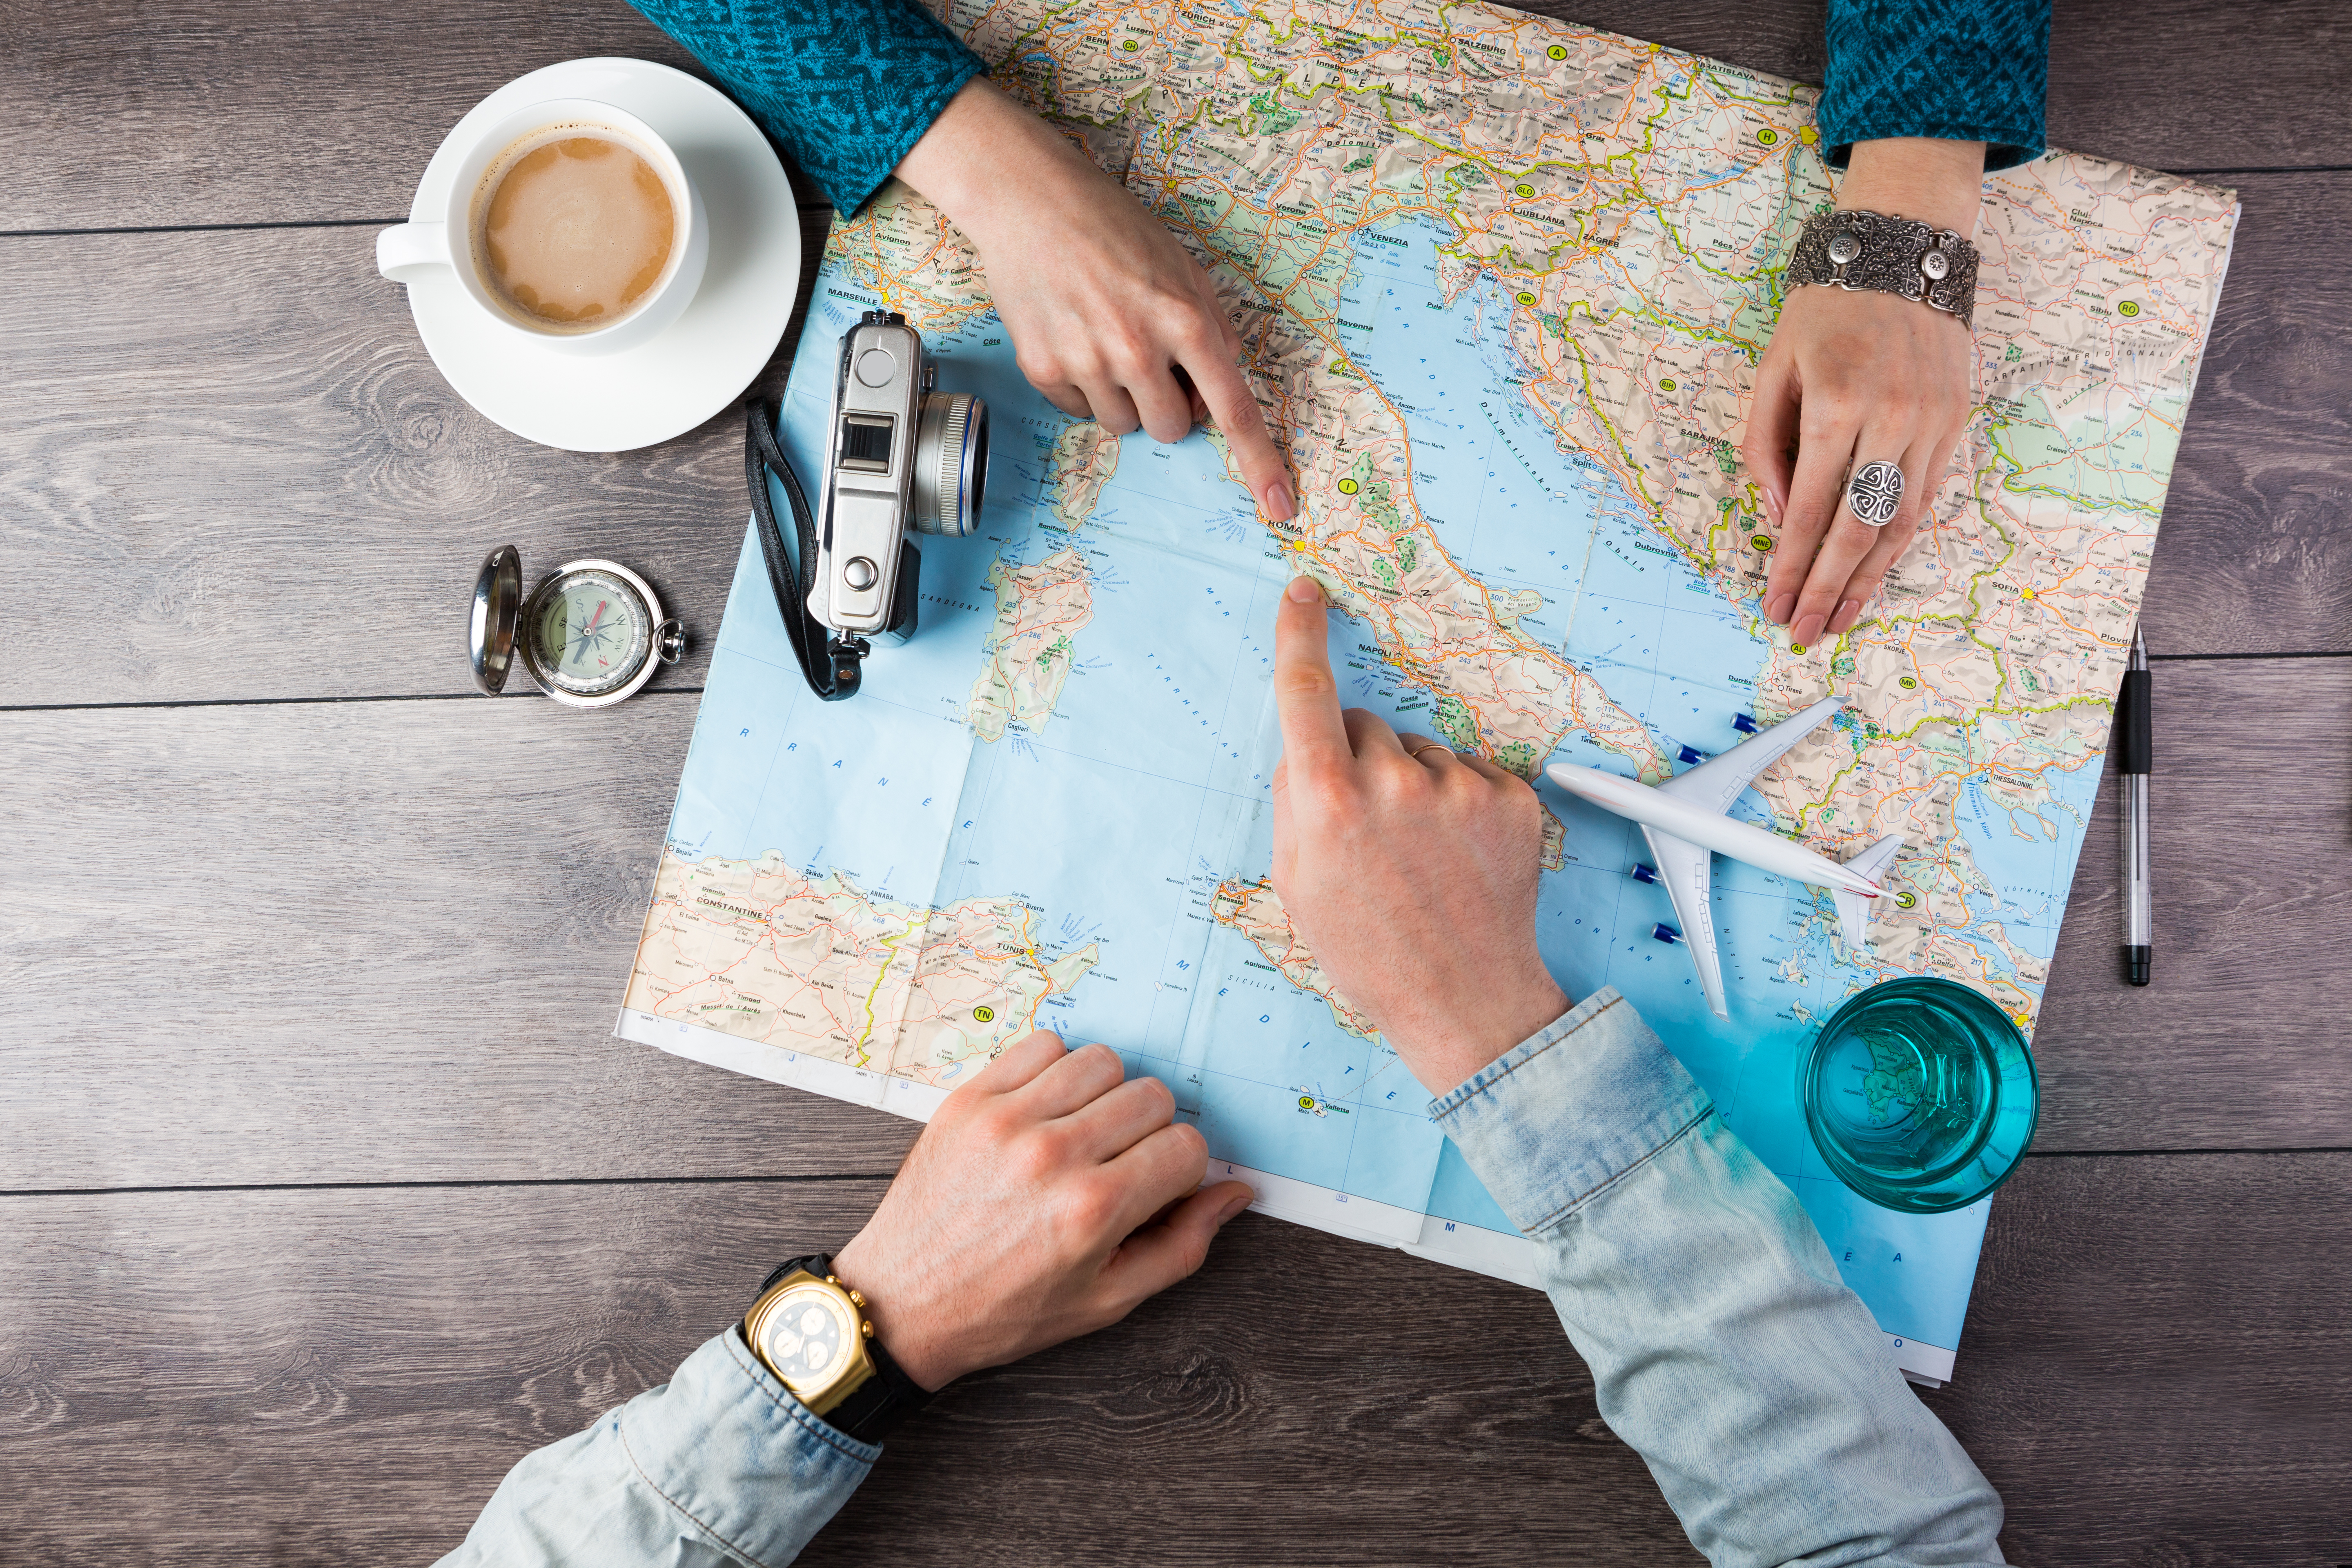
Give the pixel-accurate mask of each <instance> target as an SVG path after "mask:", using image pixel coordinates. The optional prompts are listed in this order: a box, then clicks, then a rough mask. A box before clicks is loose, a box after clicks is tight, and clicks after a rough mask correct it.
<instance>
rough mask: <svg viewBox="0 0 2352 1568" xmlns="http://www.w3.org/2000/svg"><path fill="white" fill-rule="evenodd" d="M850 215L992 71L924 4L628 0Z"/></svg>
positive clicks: (911, 0)
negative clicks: (976, 80)
mask: <svg viewBox="0 0 2352 1568" xmlns="http://www.w3.org/2000/svg"><path fill="white" fill-rule="evenodd" d="M631 4H633V5H635V6H636V8H637V9H638V10H639V11H642V12H643V13H645V16H646V20H648V21H650V22H652V23H653V25H654V26H656V27H659V28H660V29H661V30H662V31H663V32H665V33H667V34H668V35H669V36H670V37H673V38H676V39H677V41H678V42H679V43H681V44H683V45H685V46H686V47H687V49H688V52H689V53H691V54H692V55H693V56H694V58H696V59H698V60H700V61H701V62H702V63H703V65H704V66H705V67H706V68H709V71H710V74H711V75H713V76H715V77H717V78H718V79H719V81H721V82H722V83H724V84H725V85H726V87H727V89H728V90H729V91H730V92H731V93H732V94H734V96H735V100H736V101H737V102H738V103H740V104H741V105H742V106H743V107H744V108H746V109H748V110H751V113H752V115H753V116H754V117H755V118H756V119H757V120H758V121H760V123H761V125H763V126H765V127H766V128H767V131H768V133H769V134H770V135H772V136H773V137H775V138H776V140H777V141H779V142H782V143H783V145H784V150H785V151H786V152H788V153H791V154H792V157H793V163H797V164H799V165H800V166H801V169H802V170H803V172H804V173H805V174H807V175H808V176H809V178H811V179H813V180H814V181H815V182H816V183H817V184H818V185H819V186H820V187H821V188H823V190H824V194H825V195H827V196H828V197H830V198H831V199H832V202H833V205H835V207H837V208H839V209H840V210H841V211H843V212H845V213H846V212H855V211H856V209H857V208H859V207H861V206H863V205H866V197H868V196H870V195H873V194H874V193H875V191H876V190H877V189H878V188H880V186H881V184H882V182H883V181H884V180H886V179H887V178H889V175H890V171H891V170H893V169H895V168H897V167H898V161H899V160H900V159H902V158H904V157H905V156H906V155H907V153H908V150H909V149H911V148H912V147H913V146H914V145H915V143H916V142H919V141H921V140H922V136H923V132H926V131H928V130H929V129H930V125H931V121H934V120H937V119H938V118H939V117H940V111H941V110H945V109H946V108H947V106H948V102H949V100H950V99H952V98H954V97H955V95H956V93H957V92H958V91H959V90H960V89H961V88H962V87H963V84H964V83H965V82H967V81H970V80H971V79H972V78H973V77H975V76H977V75H979V74H980V73H981V72H982V70H984V69H986V67H984V66H983V65H982V63H981V59H980V57H979V56H977V55H975V54H973V53H972V52H971V50H970V49H968V48H966V47H964V46H963V42H962V40H961V39H960V38H958V37H955V35H953V34H952V33H950V32H949V31H948V30H947V29H946V28H945V27H943V26H940V23H939V21H938V19H937V18H936V17H934V16H932V15H931V14H930V13H929V11H927V10H925V9H924V8H923V7H922V6H921V5H919V4H918V3H917V0H801V3H799V4H793V3H791V0H631Z"/></svg>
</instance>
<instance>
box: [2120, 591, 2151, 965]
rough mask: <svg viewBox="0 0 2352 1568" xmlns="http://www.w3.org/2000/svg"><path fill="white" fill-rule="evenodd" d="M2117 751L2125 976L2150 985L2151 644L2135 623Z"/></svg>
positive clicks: (2125, 679) (2121, 703)
mask: <svg viewBox="0 0 2352 1568" xmlns="http://www.w3.org/2000/svg"><path fill="white" fill-rule="evenodd" d="M2116 732H2117V738H2116V752H2117V754H2118V755H2119V756H2120V757H2121V758H2122V759H2123V769H2124V810H2123V822H2124V978H2125V979H2126V981H2128V982H2130V983H2131V984H2134V985H2145V984H2147V965H2148V956H2149V954H2148V947H2149V942H2148V934H2149V933H2148V909H2147V773H2148V754H2149V752H2150V750H2151V749H2152V748H2151V745H2150V741H2151V737H2150V735H2149V733H2148V688H2147V644H2146V643H2144V642H2142V641H2140V637H2139V628H2138V627H2137V626H2135V627H2133V628H2132V650H2131V664H2130V666H2129V667H2128V668H2126V670H2125V671H2124V689H2123V690H2122V692H2121V693H2119V694H2118V695H2117V697H2116Z"/></svg>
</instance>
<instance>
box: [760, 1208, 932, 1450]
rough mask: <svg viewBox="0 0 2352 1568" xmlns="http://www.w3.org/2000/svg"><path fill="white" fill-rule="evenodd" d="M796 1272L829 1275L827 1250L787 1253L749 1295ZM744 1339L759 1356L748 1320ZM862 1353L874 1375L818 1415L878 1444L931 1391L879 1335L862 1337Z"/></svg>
mask: <svg viewBox="0 0 2352 1568" xmlns="http://www.w3.org/2000/svg"><path fill="white" fill-rule="evenodd" d="M800 1272H806V1273H809V1274H814V1275H815V1276H816V1277H817V1278H818V1279H828V1278H830V1277H832V1274H833V1258H832V1257H831V1255H829V1254H827V1253H823V1252H813V1253H811V1254H809V1255H808V1256H807V1257H805V1258H789V1259H787V1260H785V1261H784V1262H782V1263H780V1264H778V1265H777V1266H776V1267H775V1268H774V1270H773V1271H772V1272H771V1273H770V1274H769V1276H768V1277H767V1278H766V1279H762V1280H761V1281H760V1289H758V1290H757V1291H755V1292H753V1294H752V1297H751V1299H752V1300H754V1301H757V1300H759V1299H760V1298H761V1296H764V1295H766V1294H767V1293H768V1292H769V1291H771V1290H772V1289H775V1288H776V1287H777V1286H778V1285H780V1284H782V1282H783V1281H784V1280H786V1279H790V1278H791V1277H792V1276H793V1274H795V1273H800ZM743 1338H744V1342H745V1343H746V1344H749V1345H750V1346H751V1353H752V1354H753V1355H755V1356H757V1355H759V1354H760V1347H759V1346H758V1345H757V1344H755V1343H752V1342H751V1332H750V1328H749V1325H748V1323H747V1325H746V1327H745V1330H744V1334H743ZM866 1359H868V1360H869V1361H871V1362H873V1363H874V1373H875V1375H874V1376H872V1377H869V1378H867V1379H866V1381H865V1382H864V1383H863V1384H859V1385H858V1386H857V1387H856V1388H855V1389H852V1390H851V1391H850V1392H849V1393H848V1394H846V1395H845V1396H844V1397H843V1398H842V1400H841V1402H840V1403H839V1404H837V1405H835V1406H834V1407H833V1408H832V1409H830V1410H828V1411H826V1412H825V1413H824V1415H821V1416H819V1417H818V1419H819V1420H821V1421H823V1422H824V1423H825V1424H826V1425H828V1426H831V1427H833V1429H834V1430H835V1431H836V1432H840V1433H843V1434H845V1435H846V1436H851V1437H855V1438H856V1439H857V1440H858V1441H859V1442H861V1443H879V1442H881V1441H882V1439H883V1438H884V1437H886V1436H888V1435H889V1434H890V1433H892V1432H893V1431H896V1430H897V1429H898V1425H899V1423H901V1422H903V1421H905V1420H906V1419H907V1417H908V1416H909V1415H913V1414H914V1413H915V1412H916V1411H918V1410H920V1409H921V1408H922V1407H923V1406H924V1405H929V1403H930V1402H931V1395H930V1393H929V1390H927V1389H925V1388H924V1387H923V1385H922V1384H919V1383H917V1382H916V1381H915V1380H914V1379H913V1378H911V1377H908V1375H907V1374H906V1373H905V1372H904V1371H902V1370H900V1368H899V1365H898V1363H897V1362H895V1361H892V1360H891V1359H890V1352H888V1351H887V1350H886V1349H884V1348H883V1344H882V1342H881V1341H880V1340H879V1339H868V1340H866ZM761 1365H766V1358H765V1357H761ZM771 1370H773V1369H771Z"/></svg>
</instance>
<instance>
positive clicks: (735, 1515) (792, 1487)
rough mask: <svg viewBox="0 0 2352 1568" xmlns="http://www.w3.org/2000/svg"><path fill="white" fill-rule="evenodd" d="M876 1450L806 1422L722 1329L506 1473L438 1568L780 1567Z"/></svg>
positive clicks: (737, 1338) (853, 1485)
mask: <svg viewBox="0 0 2352 1568" xmlns="http://www.w3.org/2000/svg"><path fill="white" fill-rule="evenodd" d="M881 1452H882V1450H881V1449H879V1448H877V1447H873V1446H872V1445H871V1444H866V1443H860V1442H858V1441H857V1440H856V1439H855V1438H853V1437H849V1436H845V1435H843V1434H842V1433H840V1432H837V1431H835V1430H834V1428H833V1427H831V1426H827V1425H826V1424H825V1423H824V1422H823V1421H821V1420H819V1419H818V1418H817V1417H816V1416H814V1415H810V1414H809V1413H808V1411H807V1410H806V1409H804V1408H803V1406H802V1405H801V1404H800V1402H799V1401H798V1400H796V1399H794V1398H793V1396H792V1394H790V1393H789V1392H788V1391H787V1390H786V1389H785V1387H784V1385H783V1384H781V1383H779V1382H777V1381H776V1379H775V1377H774V1375H773V1374H772V1373H770V1372H769V1371H768V1369H767V1368H765V1367H763V1366H761V1364H760V1363H758V1362H757V1361H755V1360H753V1359H752V1356H751V1352H750V1351H749V1350H747V1349H746V1348H745V1347H744V1344H743V1340H742V1336H741V1335H740V1333H739V1332H738V1331H736V1330H734V1329H731V1328H730V1329H729V1330H728V1331H726V1332H725V1333H723V1334H720V1335H719V1337H718V1338H716V1339H713V1340H709V1341H706V1342H704V1343H703V1345H702V1346H701V1347H700V1348H699V1349H698V1350H697V1351H696V1352H694V1353H693V1354H692V1355H690V1356H688V1357H687V1358H686V1360H685V1361H684V1362H683V1363H680V1364H679V1366H678V1369H677V1373H674V1374H673V1375H672V1376H671V1378H670V1380H669V1382H668V1383H667V1384H664V1385H662V1386H661V1387H659V1388H649V1389H647V1390H646V1392H645V1393H643V1394H638V1395H637V1396H636V1397H635V1399H632V1400H630V1401H629V1402H628V1403H627V1404H626V1405H622V1406H621V1407H620V1408H619V1409H618V1410H611V1411H607V1412H606V1413H605V1414H604V1415H602V1416H599V1417H598V1418H597V1421H596V1424H595V1425H594V1426H591V1427H589V1428H588V1429H587V1430H586V1431H584V1432H578V1433H574V1434H573V1435H572V1436H569V1437H566V1438H564V1439H563V1440H562V1442H560V1443H551V1444H549V1445H548V1446H547V1447H544V1448H541V1449H540V1450H539V1451H537V1452H536V1453H532V1454H526V1455H525V1456H523V1459H522V1462H521V1463H520V1464H519V1465H517V1466H515V1468H513V1469H511V1470H509V1471H508V1472H507V1479H505V1480H503V1481H500V1482H499V1489H498V1490H497V1491H496V1492H495V1493H493V1494H491V1497H490V1502H489V1506H488V1508H485V1509H484V1510H482V1517H481V1518H479V1519H478V1520H476V1521H474V1528H473V1529H472V1530H471V1531H468V1532H467V1536H466V1540H465V1543H464V1544H463V1545H461V1546H459V1547H458V1548H457V1551H455V1552H451V1553H449V1555H448V1556H446V1557H444V1558H443V1559H442V1560H441V1563H440V1568H491V1565H492V1564H496V1565H498V1568H532V1565H539V1564H550V1565H551V1564H555V1563H562V1564H564V1565H565V1568H623V1565H625V1564H626V1565H628V1568H637V1565H640V1564H654V1563H658V1564H662V1565H663V1568H706V1565H708V1568H719V1564H734V1563H752V1564H755V1565H758V1568H779V1565H780V1564H782V1563H789V1562H791V1561H792V1560H793V1558H794V1557H796V1556H798V1555H800V1550H801V1548H802V1547H803V1546H805V1545H807V1544H808V1539H809V1537H810V1536H812V1535H814V1534H815V1533H816V1532H817V1531H819V1530H821V1529H823V1528H824V1522H825V1521H827V1520H829V1519H831V1518H832V1517H833V1516H834V1513H835V1510H838V1509H839V1508H840V1507H841V1505H842V1504H843V1503H844V1502H845V1501H847V1500H848V1498H849V1494H850V1493H851V1492H854V1491H856V1489H857V1483H858V1482H860V1481H862V1480H864V1479H866V1471H868V1470H869V1469H871V1468H873V1466H874V1461H875V1459H876V1458H878V1457H880V1455H881Z"/></svg>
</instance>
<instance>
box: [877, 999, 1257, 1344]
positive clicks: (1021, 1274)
mask: <svg viewBox="0 0 2352 1568" xmlns="http://www.w3.org/2000/svg"><path fill="white" fill-rule="evenodd" d="M1125 1078H1126V1071H1125V1068H1123V1067H1122V1065H1121V1064H1120V1062H1119V1059H1118V1052H1116V1051H1114V1050H1112V1049H1111V1048H1110V1047H1108V1046H1087V1047H1085V1048H1084V1049H1082V1050H1076V1051H1072V1050H1066V1049H1065V1048H1064V1047H1063V1045H1062V1042H1061V1041H1060V1039H1058V1038H1057V1037H1055V1036H1054V1035H1052V1034H1049V1033H1047V1032H1046V1031H1045V1030H1043V1029H1040V1030H1038V1031H1037V1032H1036V1033H1035V1034H1033V1035H1031V1036H1029V1037H1027V1038H1026V1039H1024V1040H1022V1041H1021V1042H1019V1043H1018V1044H1016V1045H1014V1046H1013V1047H1010V1048H1009V1049H1007V1050H1006V1051H1005V1053H1004V1054H1003V1056H1001V1057H999V1058H996V1059H995V1060H994V1061H992V1062H991V1063H990V1064H989V1065H988V1067H987V1068H986V1070H984V1071H983V1072H982V1073H981V1074H980V1076H978V1077H977V1078H975V1079H972V1080H971V1082H970V1083H968V1084H966V1085H964V1086H963V1087H962V1088H961V1089H958V1090H956V1091H955V1093H953V1094H951V1095H950V1096H948V1100H947V1103H946V1104H944V1105H942V1106H940V1109H939V1113H938V1114H937V1115H935V1116H933V1117H932V1118H931V1124H930V1126H929V1127H928V1128H926V1129H924V1131H923V1135H922V1137H921V1138H920V1139H919V1141H918V1142H916V1144H915V1147H914V1152H911V1153H909V1154H908V1156H907V1163H906V1164H904V1165H903V1166H901V1167H900V1168H899V1171H898V1180H896V1181H894V1182H892V1183H891V1184H890V1190H889V1191H888V1192H887V1193H886V1194H883V1197H882V1205H881V1206H880V1207H879V1208H877V1209H876V1210H875V1211H874V1217H873V1218H872V1219H870V1220H868V1221H866V1228H865V1229H864V1230H862V1231H860V1232H858V1234H857V1238H856V1240H854V1241H852V1242H851V1243H850V1244H849V1245H848V1246H847V1247H843V1248H842V1249H841V1251H840V1252H839V1253H837V1254H835V1257H834V1260H833V1266H834V1270H835V1273H836V1274H837V1275H839V1277H840V1278H841V1279H842V1281H843V1283H845V1284H846V1285H849V1286H852V1287H854V1288H855V1289H857V1290H858V1291H860V1292H862V1293H863V1294H864V1295H865V1296H866V1300H867V1301H868V1303H869V1306H868V1310H869V1311H871V1312H872V1314H873V1319H874V1333H875V1337H876V1338H877V1339H878V1340H880V1341H881V1342H882V1343H883V1344H884V1345H885V1346H886V1347H887V1349H888V1350H889V1352H890V1357H891V1359H892V1360H893V1361H896V1362H897V1363H898V1365H899V1367H900V1368H901V1369H902V1370H904V1371H905V1373H907V1375H908V1377H911V1378H913V1379H914V1380H915V1381H916V1382H917V1383H919V1384H921V1385H922V1386H923V1387H925V1388H928V1389H933V1390H937V1389H939V1388H940V1387H942V1386H944V1385H945V1384H950V1383H952V1382H953V1381H955V1379H957V1378H959V1377H961V1376H962V1375H963V1374H964V1373H968V1372H976V1371H978V1370H979V1369H980V1368H982V1367H984V1366H1001V1365H1003V1363H1006V1362H1009V1361H1018V1360H1020V1359H1021V1358H1022V1357H1023V1356H1025V1355H1027V1354H1029V1353H1030V1352H1033V1351H1041V1350H1044V1349H1045V1347H1046V1346H1048V1345H1056V1344H1059V1343H1061V1342H1063V1341H1064V1340H1067V1339H1075V1338H1076V1337H1077V1336H1078V1335H1080V1334H1087V1333H1092V1332H1093V1331H1095V1330H1097V1329H1099V1328H1103V1327H1106V1326H1108V1325H1109V1324H1111V1323H1115V1322H1118V1321H1119V1320H1120V1319H1121V1318H1124V1317H1126V1316H1127V1314H1128V1313H1129V1312H1130V1311H1132V1310H1134V1309H1135V1307H1136V1305H1137V1303H1139V1302H1140V1301H1142V1300H1145V1299H1146V1298H1147V1297H1150V1296H1153V1295H1156V1294H1158V1293H1159V1292H1160V1291H1161V1290H1164V1289H1167V1288H1168V1287H1169V1286H1171V1285H1173V1284H1175V1283H1176V1281H1178V1280H1179V1279H1183V1278H1185V1277H1186V1276H1187V1275H1189V1274H1191V1273H1192V1271H1193V1270H1194V1269H1196V1268H1200V1267H1201V1263H1202V1259H1204V1258H1207V1257H1208V1255H1209V1241H1210V1238H1211V1237H1214V1236H1215V1235H1216V1234H1217V1232H1218V1230H1219V1229H1221V1228H1222V1227H1223V1225H1224V1223H1225V1222H1226V1221H1227V1220H1229V1219H1231V1218H1233V1217H1234V1215H1237V1214H1239V1213H1241V1211H1242V1210H1243V1209H1244V1208H1245V1207H1247V1206H1248V1205H1249V1201H1250V1196H1251V1194H1250V1189H1249V1188H1248V1187H1246V1186H1244V1184H1241V1183H1239V1182H1220V1183H1218V1184H1216V1185H1215V1186H1213V1187H1210V1188H1207V1189H1205V1190H1203V1191H1199V1192H1196V1191H1194V1189H1195V1188H1197V1187H1199V1186H1200V1184H1201V1177H1202V1174H1203V1173H1206V1171H1207V1170H1208V1164H1209V1148H1208V1144H1207V1142H1205V1141H1204V1140H1203V1139H1202V1136H1201V1134H1200V1131H1198V1130H1197V1129H1196V1128H1193V1127H1192V1126H1190V1125H1187V1124H1184V1123H1180V1122H1177V1121H1175V1113H1176V1097H1175V1096H1174V1095H1172V1094H1170V1093H1169V1092H1168V1086H1167V1085H1166V1084H1163V1083H1161V1082H1160V1080H1159V1079H1153V1078H1139V1079H1134V1080H1133V1081H1131V1082H1129V1081H1122V1080H1123V1079H1125Z"/></svg>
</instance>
